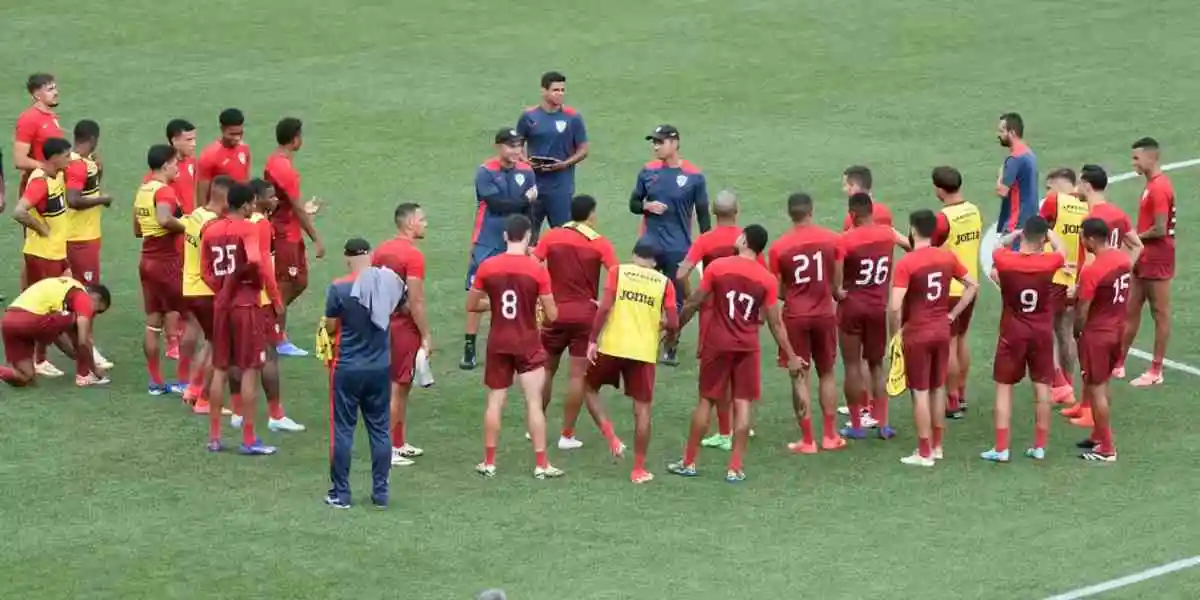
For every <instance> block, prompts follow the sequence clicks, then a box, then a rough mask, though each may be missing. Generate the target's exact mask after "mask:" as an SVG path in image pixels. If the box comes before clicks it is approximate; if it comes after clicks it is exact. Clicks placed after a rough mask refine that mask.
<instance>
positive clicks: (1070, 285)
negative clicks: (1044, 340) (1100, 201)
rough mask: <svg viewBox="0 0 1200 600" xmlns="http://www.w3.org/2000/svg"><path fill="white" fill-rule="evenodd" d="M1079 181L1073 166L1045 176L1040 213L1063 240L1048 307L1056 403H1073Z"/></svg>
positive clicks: (1083, 208) (1082, 210)
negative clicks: (1051, 315)
mask: <svg viewBox="0 0 1200 600" xmlns="http://www.w3.org/2000/svg"><path fill="white" fill-rule="evenodd" d="M1077 185H1078V181H1077V179H1076V177H1075V171H1074V170H1072V169H1055V170H1054V171H1051V172H1050V174H1049V175H1047V176H1046V189H1047V190H1048V192H1047V194H1046V197H1045V198H1043V199H1042V208H1041V210H1040V211H1039V214H1040V215H1041V217H1042V218H1043V219H1045V220H1046V222H1047V223H1049V224H1050V228H1051V230H1052V231H1054V233H1055V235H1057V236H1058V239H1060V240H1062V246H1061V248H1060V249H1061V250H1062V252H1063V254H1064V255H1065V256H1066V257H1067V261H1066V265H1064V266H1063V268H1061V269H1059V270H1058V272H1057V273H1055V274H1054V285H1052V286H1051V287H1050V290H1051V291H1050V294H1051V297H1050V307H1051V310H1052V311H1053V313H1054V348H1055V352H1054V356H1055V359H1054V364H1055V369H1054V383H1053V384H1052V385H1053V388H1052V391H1051V395H1052V400H1053V402H1055V403H1056V404H1071V403H1073V402H1075V390H1074V388H1073V386H1072V381H1073V380H1074V378H1075V371H1076V368H1077V364H1078V361H1077V359H1076V353H1075V333H1074V331H1073V330H1074V327H1075V286H1076V276H1077V275H1078V274H1079V271H1077V270H1076V264H1077V263H1078V261H1079V253H1080V250H1079V247H1080V244H1079V227H1080V225H1082V224H1083V219H1084V217H1086V216H1087V212H1088V208H1087V202H1085V201H1084V200H1083V198H1081V197H1079V196H1077V195H1075V194H1076V192H1075V189H1076V186H1077Z"/></svg>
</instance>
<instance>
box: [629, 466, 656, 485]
mask: <svg viewBox="0 0 1200 600" xmlns="http://www.w3.org/2000/svg"><path fill="white" fill-rule="evenodd" d="M629 481H632V482H633V483H649V482H651V481H654V473H651V472H649V471H647V470H645V469H638V470H636V471H634V472H632V473H630V474H629Z"/></svg>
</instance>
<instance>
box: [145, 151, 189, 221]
mask: <svg viewBox="0 0 1200 600" xmlns="http://www.w3.org/2000/svg"><path fill="white" fill-rule="evenodd" d="M176 164H178V165H179V174H178V175H176V176H175V179H172V180H171V183H168V184H167V186H169V187H170V188H171V189H172V190H174V191H175V197H176V198H178V200H179V213H180V216H185V215H190V214H192V211H193V210H195V209H196V159H195V158H192V157H187V158H181V159H179V160H178V162H177V163H176ZM151 179H154V171H147V172H146V174H145V175H142V183H146V182H147V181H150V180H151Z"/></svg>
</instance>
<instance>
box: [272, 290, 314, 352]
mask: <svg viewBox="0 0 1200 600" xmlns="http://www.w3.org/2000/svg"><path fill="white" fill-rule="evenodd" d="M306 289H308V281H296V280H294V279H292V278H285V279H283V280H280V281H279V296H280V298H281V299H282V300H283V310H282V311H280V313H279V315H278V319H279V331H281V332H283V342H282V343H281V344H279V345H280V346H286V345H289V344H291V342H290V341H289V339H288V337H287V312H288V311H287V309H288V307H289V306H291V305H292V303H293V302H295V301H296V299H297V298H299V297H300V294H303V293H304V290H306Z"/></svg>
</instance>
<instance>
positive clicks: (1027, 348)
mask: <svg viewBox="0 0 1200 600" xmlns="http://www.w3.org/2000/svg"><path fill="white" fill-rule="evenodd" d="M1039 333H1041V334H1042V335H1041V337H1040V338H1029V337H1026V338H1021V339H1011V340H1010V339H1007V338H1005V337H1004V336H1003V335H1002V336H1000V339H999V341H997V342H996V359H995V361H994V362H993V363H992V379H993V380H994V381H995V382H996V383H1002V384H1006V385H1015V384H1017V383H1020V382H1021V380H1022V379H1024V378H1025V374H1026V372H1028V373H1029V380H1030V381H1032V382H1034V383H1044V384H1046V385H1049V384H1051V383H1052V382H1053V381H1054V333H1053V332H1052V331H1043V332H1039Z"/></svg>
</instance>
